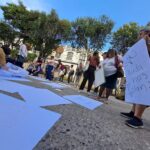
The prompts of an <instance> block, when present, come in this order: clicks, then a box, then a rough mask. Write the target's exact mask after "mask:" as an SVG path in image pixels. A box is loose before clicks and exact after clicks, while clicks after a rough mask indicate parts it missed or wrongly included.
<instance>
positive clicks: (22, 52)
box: [19, 44, 28, 58]
mask: <svg viewBox="0 0 150 150" xmlns="http://www.w3.org/2000/svg"><path fill="white" fill-rule="evenodd" d="M19 55H21V56H22V57H24V58H26V57H27V55H28V51H27V47H26V45H25V44H22V45H21V46H20V49H19Z"/></svg>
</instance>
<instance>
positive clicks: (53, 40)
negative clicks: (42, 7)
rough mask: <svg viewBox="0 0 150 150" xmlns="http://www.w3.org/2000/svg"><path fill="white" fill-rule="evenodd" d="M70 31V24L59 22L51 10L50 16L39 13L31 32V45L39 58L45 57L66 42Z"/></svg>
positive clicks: (65, 21) (63, 21)
mask: <svg viewBox="0 0 150 150" xmlns="http://www.w3.org/2000/svg"><path fill="white" fill-rule="evenodd" d="M70 31H71V23H70V22H69V21H67V20H60V19H59V17H58V15H57V13H56V11H55V10H54V9H52V11H51V12H50V14H48V15H46V14H45V13H40V14H39V18H38V20H37V21H36V22H35V24H34V27H33V29H32V32H31V37H32V40H33V43H34V45H35V47H36V49H37V50H40V56H42V57H47V56H48V55H49V54H50V53H51V52H52V51H53V50H54V49H56V48H57V47H58V46H59V45H60V44H61V42H65V41H67V40H68V36H69V35H70Z"/></svg>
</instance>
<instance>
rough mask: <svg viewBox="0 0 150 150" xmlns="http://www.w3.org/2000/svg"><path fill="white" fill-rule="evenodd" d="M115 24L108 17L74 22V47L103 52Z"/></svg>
mask: <svg viewBox="0 0 150 150" xmlns="http://www.w3.org/2000/svg"><path fill="white" fill-rule="evenodd" d="M113 26H114V23H113V21H112V20H111V19H109V18H108V17H106V16H101V17H100V18H98V19H96V18H91V17H84V18H78V19H76V20H75V21H74V22H72V34H71V42H72V45H73V46H74V47H78V48H85V49H86V50H90V49H93V50H101V49H102V48H103V46H104V45H105V43H106V42H107V41H108V38H109V36H110V34H111V30H112V28H113Z"/></svg>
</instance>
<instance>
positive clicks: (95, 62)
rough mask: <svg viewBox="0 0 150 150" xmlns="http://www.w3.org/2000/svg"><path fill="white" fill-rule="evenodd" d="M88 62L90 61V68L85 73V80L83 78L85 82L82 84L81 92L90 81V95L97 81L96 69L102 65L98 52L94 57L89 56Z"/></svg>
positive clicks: (88, 90)
mask: <svg viewBox="0 0 150 150" xmlns="http://www.w3.org/2000/svg"><path fill="white" fill-rule="evenodd" d="M88 61H89V67H88V69H87V70H86V71H85V72H84V78H83V81H82V83H81V86H80V88H79V90H83V89H84V87H85V85H86V82H87V81H88V89H87V92H88V93H89V92H90V90H91V88H92V85H93V82H94V80H95V70H96V67H99V64H100V61H99V53H98V52H97V51H95V52H94V53H93V56H89V58H88Z"/></svg>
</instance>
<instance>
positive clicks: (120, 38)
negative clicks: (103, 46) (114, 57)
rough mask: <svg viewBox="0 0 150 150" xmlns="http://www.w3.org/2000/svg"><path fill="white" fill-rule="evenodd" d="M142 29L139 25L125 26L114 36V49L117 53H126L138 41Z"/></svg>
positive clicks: (112, 42) (130, 24)
mask: <svg viewBox="0 0 150 150" xmlns="http://www.w3.org/2000/svg"><path fill="white" fill-rule="evenodd" d="M139 30H140V27H139V25H138V24H137V23H134V22H132V23H129V24H125V25H123V27H121V28H119V29H118V30H117V31H116V32H114V33H113V36H112V41H111V44H112V47H113V48H115V49H116V50H117V51H120V52H122V53H125V52H126V51H127V49H128V48H129V47H131V46H132V45H133V44H134V43H135V42H136V41H137V36H138V32H139Z"/></svg>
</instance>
